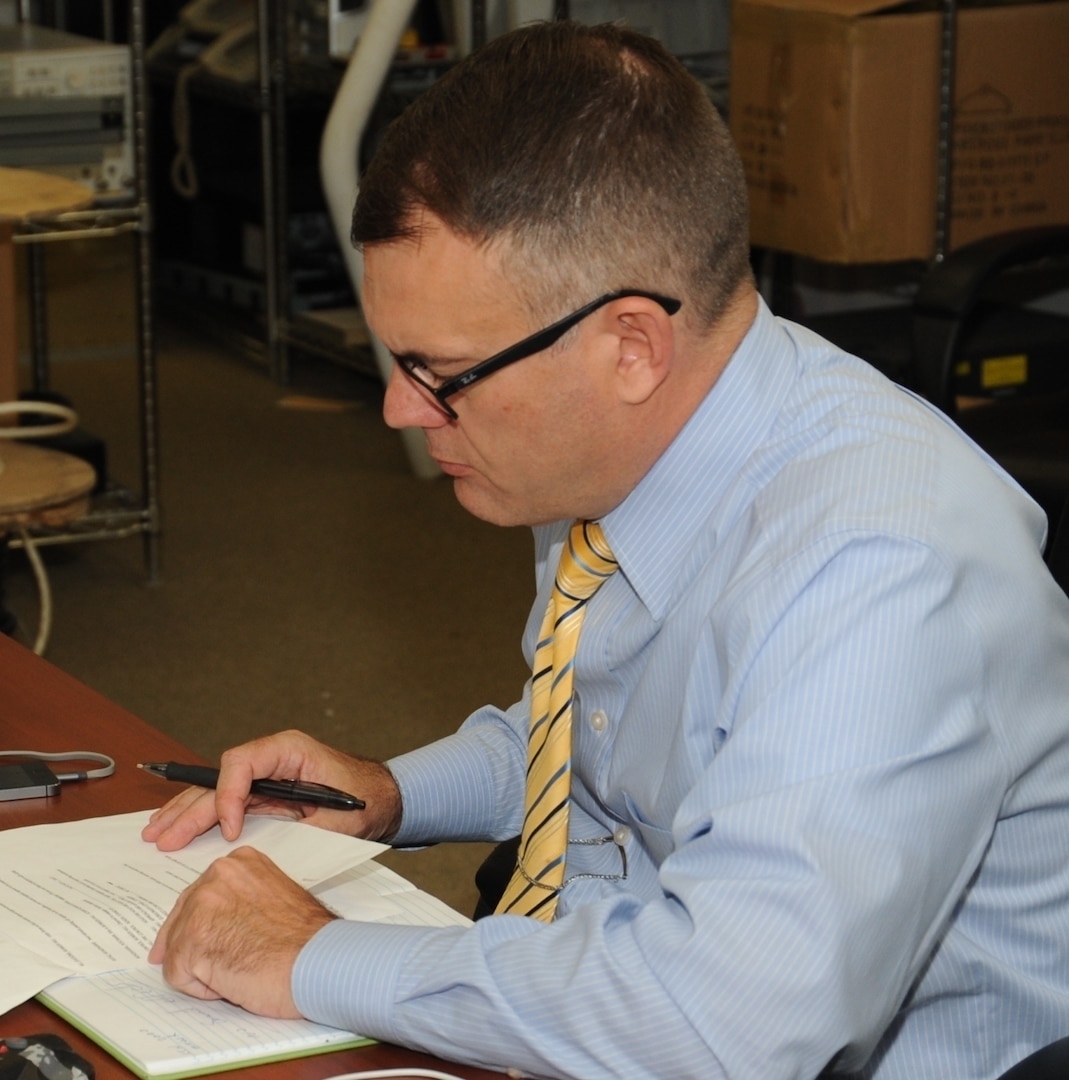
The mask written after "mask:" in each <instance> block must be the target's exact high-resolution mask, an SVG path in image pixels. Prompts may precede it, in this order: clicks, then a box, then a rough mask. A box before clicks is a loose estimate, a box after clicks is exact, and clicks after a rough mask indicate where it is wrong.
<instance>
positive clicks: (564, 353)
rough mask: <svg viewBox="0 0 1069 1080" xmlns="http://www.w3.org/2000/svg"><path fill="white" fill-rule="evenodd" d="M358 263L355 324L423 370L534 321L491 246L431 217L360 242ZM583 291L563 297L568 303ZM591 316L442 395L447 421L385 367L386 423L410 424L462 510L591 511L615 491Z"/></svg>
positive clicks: (548, 514)
mask: <svg viewBox="0 0 1069 1080" xmlns="http://www.w3.org/2000/svg"><path fill="white" fill-rule="evenodd" d="M364 265H365V274H364V287H363V295H362V301H363V306H364V312H365V315H366V317H367V320H368V323H369V324H370V326H371V328H372V329H373V330H374V332H375V333H376V334H377V335H378V337H379V338H380V339H381V340H382V341H383V343H384V344H385V345H386V347H387V348H388V349H389V350H390V352H391V353H393V354H394V355H395V356H400V355H407V356H409V357H410V358H418V360H419V363H420V364H421V369H423V370H425V371H426V372H427V374H428V376H429V377H430V378H431V379H432V380H437V381H442V380H445V379H449V378H451V377H453V376H455V375H457V374H459V373H460V372H462V371H464V370H466V369H467V368H470V367H472V366H473V365H475V364H477V363H479V362H480V361H481V360H484V359H486V358H487V357H489V356H492V355H493V354H494V353H496V352H498V351H499V350H501V349H503V348H505V347H507V346H509V345H512V344H513V343H514V342H516V341H519V340H520V339H521V338H523V337H525V336H526V335H527V334H529V333H531V332H532V331H533V330H536V329H538V327H535V326H532V325H531V321H530V316H529V314H528V313H527V311H526V310H525V308H524V306H523V303H522V301H521V298H520V296H519V294H518V293H517V291H516V289H515V288H514V286H512V285H511V284H510V283H509V281H508V280H507V279H506V278H505V277H504V275H503V274H502V272H501V268H500V261H499V259H498V257H497V255H496V254H495V252H494V251H493V250H492V249H491V250H487V249H481V248H478V247H476V246H475V245H474V244H472V243H471V242H469V241H468V240H466V239H464V238H462V237H459V236H457V235H456V234H455V233H453V232H451V231H450V230H449V229H447V228H446V227H445V226H443V225H442V224H441V223H440V222H439V221H437V219H435V218H430V219H429V221H428V222H425V228H424V231H423V232H422V233H421V235H420V237H419V238H418V239H416V240H404V241H399V242H395V243H389V244H381V245H378V244H377V245H374V246H372V247H370V248H369V249H368V250H367V251H366V253H365V260H364ZM589 299H592V298H591V297H577V298H576V303H577V306H578V304H579V303H582V302H583V301H585V300H589ZM601 314H602V313H600V312H599V313H595V315H594V316H591V317H590V318H589V319H587V320H585V321H584V322H583V323H581V324H580V326H579V327H578V329H577V330H576V331H573V335H574V336H573V337H572V338H570V339H568V343H567V345H566V347H564V348H559V347H558V348H556V349H549V350H547V351H545V352H542V353H537V354H535V355H534V356H530V357H527V358H526V359H524V360H520V361H518V362H517V363H515V364H513V365H511V366H510V367H506V368H503V369H501V370H500V371H497V372H495V373H494V374H492V375H490V376H488V377H487V378H486V379H485V380H484V381H481V382H478V383H476V384H474V385H472V386H471V387H469V388H468V389H466V390H463V391H461V392H460V393H459V394H457V395H456V396H455V397H452V398H451V399H450V405H452V407H453V409H454V410H455V411H456V413H457V418H456V419H455V420H454V419H451V418H450V417H449V416H448V415H447V414H446V413H445V412H443V411H442V409H441V408H440V407H439V406H438V404H437V403H435V401H434V400H433V398H432V397H431V396H430V395H428V394H427V393H426V392H425V391H424V390H423V389H421V388H420V387H419V386H418V385H416V383H415V382H414V381H413V380H412V379H411V378H410V377H409V376H408V375H407V374H406V373H405V372H404V371H403V370H402V369H401V367H400V366H399V365H395V366H394V370H393V373H392V374H391V376H390V379H389V381H388V384H387V388H386V399H385V404H384V408H383V412H384V415H385V418H386V422H387V423H388V424H389V425H390V426H391V427H395V428H401V427H419V428H422V429H423V432H424V434H425V435H426V438H427V447H428V450H429V451H430V455H431V457H432V458H433V459H434V460H435V461H436V462H437V463H438V464H439V466H440V467H441V469H442V471H443V472H444V473H445V474H446V475H448V476H451V477H452V478H453V485H454V490H455V491H456V495H457V498H458V499H459V501H460V503H461V505H463V506H464V507H465V508H466V509H467V510H469V511H470V512H471V513H473V514H475V515H476V517H480V518H483V519H485V520H487V521H491V522H494V523H496V524H499V525H519V524H525V525H533V524H539V523H543V522H547V521H555V520H560V519H566V518H573V517H597V516H600V515H601V514H602V513H605V512H607V511H608V510H610V509H611V508H612V506H613V505H615V502H616V501H618V500H617V499H615V498H612V497H611V495H610V492H611V489H612V483H611V475H612V472H613V459H614V454H613V452H612V451H611V449H610V448H609V445H608V444H609V443H611V441H612V440H611V438H607V436H608V435H609V425H610V423H611V418H612V414H613V404H614V403H613V396H614V395H613V387H612V376H611V371H612V367H613V364H612V349H613V335H612V334H611V332H609V331H610V328H611V320H610V319H609V318H608V316H607V315H606V316H605V317H603V318H598V316H599V315H601ZM606 501H607V502H608V504H607V505H603V504H604V503H606Z"/></svg>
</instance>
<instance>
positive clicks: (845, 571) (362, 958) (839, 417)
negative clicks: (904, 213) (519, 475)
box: [293, 306, 1069, 1080]
mask: <svg viewBox="0 0 1069 1080" xmlns="http://www.w3.org/2000/svg"><path fill="white" fill-rule="evenodd" d="M603 525H604V528H605V532H606V535H607V536H608V539H609V541H610V543H611V544H612V547H613V551H614V552H615V554H616V556H617V558H618V559H619V561H620V566H621V571H620V572H619V573H617V574H616V575H614V577H613V578H612V579H611V580H610V581H609V582H608V583H607V584H606V585H605V586H604V587H603V588H602V589H601V591H600V592H599V593H598V594H597V595H596V596H595V598H594V599H593V600H592V601H591V604H590V608H589V610H588V613H587V617H586V621H585V624H584V627H583V633H582V638H581V641H580V646H579V654H578V657H577V660H576V676H575V680H576V688H577V691H578V695H579V701H578V703H577V707H576V711H575V721H574V748H573V792H572V794H573V808H572V814H571V836H572V838H573V839H574V840H577V841H582V840H597V839H600V838H605V837H615V842H608V843H602V844H582V843H574V844H572V845H571V846H570V849H569V854H568V871H567V876H569V877H573V878H574V877H576V875H599V874H600V875H606V876H605V877H601V878H599V877H594V876H585V877H578V878H577V879H576V880H573V881H572V882H571V883H570V884H568V885H567V886H566V887H565V889H564V892H563V896H562V900H561V904H560V908H559V912H558V918H557V920H556V922H554V923H553V924H550V925H548V926H547V925H544V924H542V923H539V922H535V921H533V920H529V919H525V918H522V917H518V916H496V917H493V918H488V919H484V920H481V921H480V922H478V923H476V924H475V925H474V926H473V927H472V928H470V929H464V928H448V929H428V928H413V927H398V926H376V925H366V924H360V923H355V922H344V921H336V922H334V923H332V924H330V925H328V926H326V927H324V928H323V929H322V930H321V931H320V932H319V933H318V934H317V935H316V936H315V937H314V938H313V939H312V941H311V942H309V944H308V945H307V946H306V947H305V948H304V950H303V951H302V953H301V955H300V957H299V960H298V963H297V967H296V969H295V972H294V978H293V991H294V996H295V999H296V1002H297V1004H298V1007H299V1008H300V1009H301V1011H302V1012H303V1013H304V1014H305V1015H306V1016H308V1017H310V1018H311V1019H314V1020H318V1021H322V1022H325V1023H329V1024H336V1025H339V1026H342V1027H346V1028H351V1029H352V1030H354V1031H358V1032H361V1033H364V1034H368V1035H372V1036H377V1037H380V1038H383V1039H387V1040H391V1041H394V1042H398V1043H403V1044H407V1045H411V1046H415V1047H419V1048H422V1049H426V1050H429V1051H431V1052H433V1053H436V1054H439V1055H441V1056H443V1057H446V1058H453V1059H456V1060H463V1061H467V1062H471V1063H475V1064H485V1065H489V1066H493V1067H498V1068H503V1067H509V1066H511V1067H516V1068H518V1069H521V1070H524V1071H526V1072H529V1073H533V1074H535V1075H545V1076H574V1077H591V1078H593V1077H628V1078H631V1077H653V1076H660V1077H667V1078H672V1080H680V1078H683V1077H697V1078H701V1080H717V1078H720V1077H731V1078H736V1080H777V1078H788V1077H790V1078H811V1077H815V1076H817V1075H818V1074H820V1073H821V1072H822V1070H824V1069H825V1068H829V1067H830V1069H831V1071H834V1072H836V1073H838V1072H842V1073H846V1074H854V1073H856V1074H859V1075H861V1076H865V1077H876V1078H879V1080H919V1078H920V1080H924V1078H940V1080H942V1078H947V1080H986V1078H992V1077H996V1076H998V1075H999V1074H1000V1073H1001V1072H1002V1071H1003V1070H1004V1069H1005V1068H1007V1067H1008V1066H1009V1065H1011V1064H1012V1063H1013V1062H1015V1061H1017V1060H1019V1059H1020V1058H1022V1057H1024V1056H1025V1055H1026V1054H1027V1053H1028V1052H1030V1051H1031V1050H1032V1049H1034V1048H1035V1047H1037V1046H1040V1045H1042V1044H1044V1043H1046V1042H1049V1041H1052V1040H1053V1039H1055V1038H1057V1037H1060V1036H1063V1035H1067V1034H1069V601H1067V600H1066V597H1065V596H1064V594H1062V593H1061V592H1060V591H1059V590H1058V588H1057V586H1056V585H1055V584H1054V582H1053V581H1052V580H1051V578H1050V576H1049V575H1048V574H1047V573H1046V571H1045V569H1044V567H1043V565H1042V562H1041V559H1040V555H1039V552H1040V549H1041V547H1042V544H1043V540H1044V531H1045V523H1044V520H1043V516H1042V514H1041V513H1040V511H1039V510H1038V509H1037V508H1036V507H1035V505H1034V504H1033V503H1032V502H1031V501H1030V500H1029V499H1028V498H1027V497H1025V496H1024V495H1023V494H1022V493H1021V492H1020V490H1019V489H1018V488H1017V487H1016V486H1015V485H1014V484H1013V483H1012V481H1010V480H1009V479H1008V478H1007V477H1006V476H1005V475H1004V474H1003V473H1001V472H1000V471H999V470H998V469H997V468H996V467H994V466H993V465H992V464H991V463H990V462H989V461H988V460H987V459H986V458H985V457H984V456H983V455H982V454H981V453H980V452H979V451H978V450H977V449H976V448H975V447H974V446H973V445H972V444H971V443H970V442H968V441H967V440H966V439H965V438H964V437H963V436H962V435H961V434H960V433H959V432H958V431H957V429H956V428H954V427H953V426H952V425H951V424H950V423H949V422H948V421H946V420H945V419H944V418H943V417H942V416H941V415H940V414H938V413H937V412H935V411H934V410H932V409H930V408H929V407H928V406H926V405H925V404H924V403H923V402H920V401H918V400H917V399H915V398H914V397H913V396H911V395H910V394H908V393H907V392H905V391H903V390H901V389H899V388H897V387H895V386H893V385H892V384H890V383H888V382H887V381H886V380H884V379H883V378H882V377H881V376H880V375H878V374H877V373H875V372H874V371H873V370H872V369H870V368H869V367H868V366H866V365H865V364H863V363H861V362H860V361H857V360H855V359H853V358H850V357H848V356H846V355H844V354H843V353H841V352H840V351H838V350H836V349H835V348H833V347H832V346H830V345H828V344H827V343H826V342H824V341H822V340H821V339H819V338H817V337H816V336H814V335H812V334H811V333H809V332H808V331H805V330H803V329H801V328H799V327H797V326H794V325H792V324H790V323H787V322H782V321H780V320H777V319H775V318H773V317H772V316H771V315H770V314H769V312H768V311H767V309H766V308H764V307H763V306H762V307H761V310H760V312H759V314H758V317H757V319H756V321H755V323H754V325H753V326H752V328H751V330H750V332H749V334H748V336H747V337H746V339H745V341H744V343H743V344H742V346H741V347H740V349H739V350H738V352H737V353H736V355H735V357H734V358H733V359H732V361H731V363H730V364H729V365H728V367H727V369H726V370H725V372H724V374H723V375H722V377H721V378H720V380H719V381H718V382H717V384H716V386H715V387H714V388H713V390H712V391H711V392H710V394H709V395H708V396H707V398H706V400H705V401H704V402H703V403H702V405H701V406H700V407H699V409H698V411H697V412H696V413H695V415H694V416H693V417H692V418H691V420H690V421H689V423H688V424H687V425H686V427H685V428H684V429H683V430H682V431H681V432H680V434H679V435H678V437H677V438H676V439H675V441H674V442H673V444H672V445H671V446H670V447H669V449H668V450H667V451H666V452H665V454H664V455H663V456H662V458H661V459H660V460H659V461H658V462H657V463H656V465H655V466H654V467H653V469H652V470H651V471H650V473H649V474H648V475H647V476H646V477H645V478H644V479H643V480H642V482H641V483H640V484H639V486H638V487H637V488H636V489H635V490H634V491H633V492H632V493H631V495H630V496H629V497H628V498H627V499H626V500H625V502H624V503H622V504H621V505H620V506H619V507H618V508H617V509H615V510H614V511H613V512H612V513H610V514H608V515H607V516H606V517H605V518H604V519H603ZM567 526H568V523H567V522H564V523H561V524H560V525H559V527H555V528H546V529H539V530H536V556H537V580H538V598H537V600H536V601H535V603H534V606H533V608H532V614H531V617H530V619H529V621H528V624H527V629H526V634H525V637H524V648H525V651H526V653H527V655H528V657H530V655H531V653H532V647H533V641H534V635H535V633H536V631H537V628H538V625H539V622H540V619H541V615H542V612H543V610H544V607H545V603H546V600H547V598H548V595H549V589H550V587H551V584H552V578H553V572H554V569H555V566H556V562H557V557H558V553H559V551H560V546H561V543H562V541H563V538H564V535H565V533H566V530H567ZM526 729H527V700H526V692H525V694H524V699H523V700H522V701H520V702H518V703H517V704H516V705H515V706H513V707H512V708H511V709H508V710H507V711H504V712H502V711H501V710H499V709H496V708H491V707H487V708H484V709H481V710H479V711H478V712H476V713H475V714H474V715H473V716H471V717H470V718H469V719H468V720H467V722H466V723H465V724H464V726H463V727H462V728H461V730H460V731H459V732H458V733H457V734H456V735H453V736H450V737H449V738H446V739H444V740H442V741H441V742H438V743H435V744H433V745H431V746H429V747H426V748H423V749H421V750H417V751H415V752H414V753H411V754H407V755H405V756H403V757H400V758H398V759H396V760H394V761H393V762H391V768H392V770H393V772H394V774H395V776H396V778H397V781H398V783H399V785H400V787H401V791H402V794H403V799H404V824H403V826H402V831H401V833H400V835H399V836H398V837H397V842H398V843H415V842H427V841H431V840H450V839H468V838H478V839H484V840H485V839H500V838H505V837H508V836H510V835H513V834H515V833H517V832H518V831H519V826H520V818H521V813H522V804H523V773H524V767H525V759H526V751H525V746H526ZM621 846H622V847H623V848H624V849H625V850H626V856H627V860H626V861H627V869H628V873H627V878H626V880H619V879H618V878H615V879H614V876H615V875H618V874H620V872H621V868H622V862H623V860H622V858H621V852H620V850H619V848H620V847H621Z"/></svg>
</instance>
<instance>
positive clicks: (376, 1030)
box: [291, 919, 464, 1041]
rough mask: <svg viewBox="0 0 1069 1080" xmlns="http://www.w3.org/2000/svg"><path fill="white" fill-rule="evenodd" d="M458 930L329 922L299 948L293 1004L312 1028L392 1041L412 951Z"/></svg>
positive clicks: (454, 928)
mask: <svg viewBox="0 0 1069 1080" xmlns="http://www.w3.org/2000/svg"><path fill="white" fill-rule="evenodd" d="M463 932H464V927H422V926H395V925H388V924H382V923H362V922H354V921H351V920H348V919H335V920H334V921H333V922H330V923H327V925H326V926H324V927H323V928H322V929H321V930H319V931H318V932H317V933H316V934H315V936H314V937H313V938H312V939H311V940H310V941H309V942H308V943H307V944H306V945H305V946H304V948H303V949H302V950H301V952H300V954H299V955H298V957H297V963H296V964H295V965H294V968H293V975H292V979H291V991H292V994H293V1001H294V1004H295V1005H296V1006H297V1008H298V1010H299V1011H300V1013H301V1015H302V1016H304V1017H306V1018H307V1019H308V1020H312V1021H314V1022H315V1023H318V1024H327V1025H329V1026H331V1027H337V1028H341V1029H343V1030H345V1031H351V1032H353V1033H354V1034H356V1035H363V1036H366V1037H368V1038H373V1039H391V1040H393V1041H397V1038H398V1035H397V1033H396V1032H395V1031H394V1030H393V1029H394V1027H395V1022H396V1010H395V1003H396V1000H397V983H398V979H399V977H400V973H401V971H402V970H403V968H404V966H405V963H406V962H407V959H408V957H409V955H410V954H411V953H412V951H413V949H417V948H421V947H422V946H424V945H426V944H429V940H428V939H430V938H433V937H441V936H443V935H446V934H456V933H463Z"/></svg>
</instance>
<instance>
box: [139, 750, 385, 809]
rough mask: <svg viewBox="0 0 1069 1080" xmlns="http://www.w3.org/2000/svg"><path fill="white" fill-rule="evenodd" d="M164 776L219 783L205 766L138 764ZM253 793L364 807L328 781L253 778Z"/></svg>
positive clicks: (185, 781) (325, 804)
mask: <svg viewBox="0 0 1069 1080" xmlns="http://www.w3.org/2000/svg"><path fill="white" fill-rule="evenodd" d="M137 767H138V768H139V769H144V770H145V772H150V773H152V774H153V776H161V777H163V779H164V780H175V781H177V782H178V783H179V784H193V785H194V786H195V787H203V788H214V787H215V786H216V784H218V783H219V770H218V769H212V768H209V767H208V766H206V765H180V764H178V763H177V762H175V761H152V762H142V763H141V764H139V765H138V766H137ZM249 791H250V793H251V794H253V795H263V796H264V797H265V798H268V799H281V800H282V801H284V802H299V803H305V804H307V805H309V806H322V807H324V808H325V809H328V810H363V809H364V806H365V803H364V800H363V799H358V798H356V796H355V795H349V794H347V793H346V792H344V791H339V790H338V789H337V788H332V787H327V786H326V784H312V783H308V782H306V781H303V780H253V782H252V784H251V785H250V786H249Z"/></svg>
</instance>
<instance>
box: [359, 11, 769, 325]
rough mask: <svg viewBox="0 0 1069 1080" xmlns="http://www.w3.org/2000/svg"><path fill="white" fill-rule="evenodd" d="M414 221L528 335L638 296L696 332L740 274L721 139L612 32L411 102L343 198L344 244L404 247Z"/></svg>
mask: <svg viewBox="0 0 1069 1080" xmlns="http://www.w3.org/2000/svg"><path fill="white" fill-rule="evenodd" d="M424 211H429V212H430V213H431V214H432V215H434V216H435V217H436V218H438V219H440V220H441V221H442V222H444V223H445V224H446V225H447V226H448V227H449V228H450V229H452V230H453V231H454V232H456V233H457V234H458V235H460V236H463V237H465V238H467V239H468V240H470V241H472V242H474V243H475V244H477V245H479V246H487V245H491V244H496V245H500V250H501V253H502V256H503V260H504V269H505V272H506V273H507V274H508V276H509V278H510V280H512V281H513V284H514V285H515V286H516V287H517V289H518V290H519V291H520V292H521V293H522V294H523V295H524V296H525V297H526V298H527V302H528V304H529V306H530V309H531V312H532V316H533V317H534V318H535V320H536V321H537V320H541V321H542V322H547V321H550V320H552V319H555V318H558V317H559V316H561V315H563V314H565V313H566V312H568V311H570V310H572V309H573V308H575V307H577V306H578V304H579V303H581V302H585V301H588V300H590V299H593V298H594V297H596V296H600V295H602V294H603V293H607V292H611V291H614V290H616V289H625V288H632V289H634V288H641V289H646V290H649V291H653V292H659V293H662V294H665V295H668V296H676V297H678V298H679V299H681V300H682V301H683V303H684V307H685V308H686V310H687V313H688V320H695V322H694V323H693V325H694V326H695V327H696V328H698V327H703V326H708V325H709V324H711V323H712V322H713V321H714V320H715V319H716V317H717V316H718V315H719V314H720V313H721V312H722V310H723V308H724V306H725V304H726V303H727V301H728V300H729V299H730V297H731V296H732V295H733V293H734V292H735V289H736V288H737V286H738V285H739V283H740V282H741V281H742V280H744V279H745V278H746V277H747V276H748V275H749V237H748V218H747V201H746V187H745V179H744V176H743V172H742V167H741V164H740V162H739V159H738V155H737V154H736V152H735V149H734V147H733V145H732V143H731V139H730V136H729V134H728V132H727V129H726V126H725V125H724V123H723V121H722V120H721V119H720V117H719V115H718V114H717V112H716V109H715V108H714V107H713V106H712V104H711V103H710V101H709V100H708V97H707V95H706V94H705V92H704V91H703V89H702V87H701V86H700V84H699V83H698V82H697V81H696V80H694V79H693V78H692V77H691V76H690V75H689V74H688V73H687V71H686V70H685V69H684V68H683V66H682V65H681V64H680V63H679V61H678V60H677V59H675V57H673V56H672V55H671V54H670V53H668V52H667V50H665V49H664V47H663V46H661V45H660V44H659V43H658V42H656V41H654V40H653V39H651V38H648V37H645V36H643V35H641V34H637V33H634V32H633V31H630V30H627V29H625V28H623V27H620V26H615V25H603V26H584V25H581V24H577V23H569V22H557V23H545V24H540V25H536V26H530V27H525V28H523V29H521V30H517V31H514V32H512V33H510V34H505V35H503V36H501V37H499V38H496V39H494V40H492V41H491V42H489V44H487V45H486V46H485V47H484V48H483V49H481V50H479V51H478V52H477V53H475V54H473V55H472V56H470V57H469V58H468V59H467V60H465V61H464V62H463V63H462V64H461V65H459V66H458V67H457V68H455V69H454V70H453V71H451V72H450V73H449V74H448V75H446V76H445V78H443V79H442V80H441V81H440V82H439V83H438V84H437V85H436V86H434V87H433V88H432V89H431V90H429V91H428V92H427V93H425V94H423V95H422V96H421V97H420V98H418V99H417V100H416V101H415V102H414V103H413V104H412V105H411V106H410V107H409V108H408V109H407V110H406V111H405V113H404V114H403V115H402V116H401V117H400V118H399V119H398V120H397V121H395V123H394V124H393V125H392V126H391V127H390V128H389V129H388V131H387V132H386V134H385V136H384V138H383V140H382V143H381V145H380V147H379V148H378V150H377V152H376V154H375V157H374V160H373V161H372V163H371V165H370V167H369V168H368V171H367V174H366V176H365V177H364V178H363V180H362V182H361V188H360V194H359V197H358V199H357V203H356V209H355V211H354V214H353V228H352V237H353V241H354V242H355V243H357V244H359V245H363V246H364V247H365V248H366V247H368V246H370V245H374V244H378V243H384V242H386V243H388V242H391V241H394V240H397V239H400V238H402V237H406V236H412V234H413V232H414V231H418V229H419V227H420V226H419V222H420V215H421V213H423V212H424Z"/></svg>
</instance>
